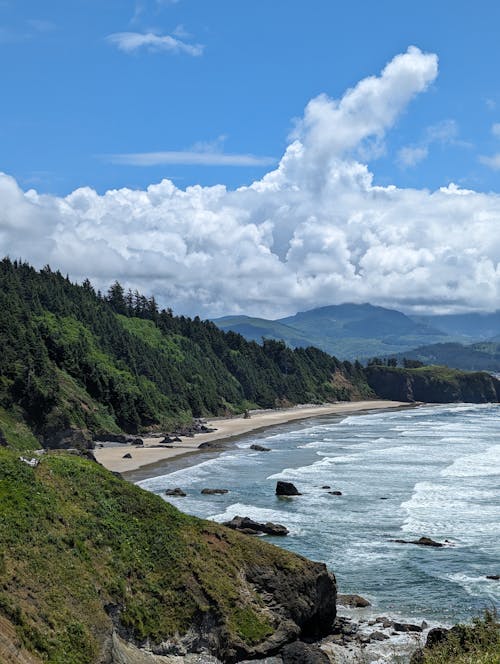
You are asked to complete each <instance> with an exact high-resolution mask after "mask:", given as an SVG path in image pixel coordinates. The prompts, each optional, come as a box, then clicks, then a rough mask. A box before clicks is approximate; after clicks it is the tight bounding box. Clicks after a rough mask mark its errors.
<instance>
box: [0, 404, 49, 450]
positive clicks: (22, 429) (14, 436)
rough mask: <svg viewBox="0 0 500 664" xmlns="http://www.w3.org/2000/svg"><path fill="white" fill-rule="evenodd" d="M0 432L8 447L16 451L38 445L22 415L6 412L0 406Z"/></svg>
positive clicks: (33, 448) (34, 447)
mask: <svg viewBox="0 0 500 664" xmlns="http://www.w3.org/2000/svg"><path fill="white" fill-rule="evenodd" d="M0 432H1V433H2V434H3V436H4V437H5V440H6V441H7V443H8V444H9V446H10V448H12V449H14V450H16V451H19V452H27V451H30V450H36V449H38V448H39V447H40V443H39V442H38V440H37V439H36V438H35V436H34V435H33V433H32V432H31V430H30V429H29V428H28V427H27V426H26V424H25V423H24V421H23V418H22V416H21V415H16V414H15V413H14V412H7V411H6V410H5V409H4V408H0Z"/></svg>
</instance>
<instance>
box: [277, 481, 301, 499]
mask: <svg viewBox="0 0 500 664" xmlns="http://www.w3.org/2000/svg"><path fill="white" fill-rule="evenodd" d="M276 495H277V496H301V495H302V494H301V493H300V492H299V491H298V490H297V487H296V486H295V485H294V484H292V483H291V482H282V481H281V480H280V481H278V482H277V484H276Z"/></svg>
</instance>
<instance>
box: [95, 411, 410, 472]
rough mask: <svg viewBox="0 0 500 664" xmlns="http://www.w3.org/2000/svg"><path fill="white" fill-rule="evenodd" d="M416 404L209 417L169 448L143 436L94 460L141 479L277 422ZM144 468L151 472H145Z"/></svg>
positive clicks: (97, 453)
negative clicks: (204, 429) (137, 443)
mask: <svg viewBox="0 0 500 664" xmlns="http://www.w3.org/2000/svg"><path fill="white" fill-rule="evenodd" d="M415 405H417V404H410V403H407V402H402V401H388V400H382V399H379V400H373V401H369V400H365V401H343V402H338V403H334V404H324V405H321V406H315V405H300V406H294V407H293V408H285V409H272V410H260V411H253V412H252V413H251V416H250V418H247V419H245V418H244V417H243V415H240V416H237V417H232V418H213V419H210V420H208V425H209V426H211V427H214V428H216V431H213V432H211V433H201V434H196V435H195V436H194V437H193V438H189V437H182V438H181V442H180V443H176V444H175V446H173V447H158V444H159V439H158V438H157V437H156V438H148V437H143V440H144V447H134V446H133V445H127V444H113V445H109V446H106V447H100V448H96V449H95V450H94V455H95V458H96V460H97V461H98V462H99V463H100V464H102V465H103V466H104V467H105V468H107V469H108V470H111V471H113V472H119V473H121V474H123V475H124V477H125V478H126V479H128V477H127V475H133V474H134V473H135V472H136V471H138V470H141V471H142V473H141V475H143V474H144V473H145V476H144V479H145V478H146V477H154V476H155V475H156V473H155V472H154V470H155V469H156V468H157V467H158V465H160V464H161V465H162V466H164V464H166V463H168V462H171V461H173V460H178V459H180V458H182V457H186V456H188V455H189V456H191V455H194V454H200V453H203V452H205V453H207V452H217V451H222V450H223V449H224V447H225V446H224V445H220V446H219V445H217V446H215V444H218V443H229V442H231V441H233V440H235V439H237V438H239V437H241V436H243V435H246V434H249V433H253V432H257V431H261V430H262V429H267V428H268V427H272V426H275V425H279V424H287V423H288V422H294V421H299V420H304V419H308V418H311V417H321V416H327V415H339V416H346V415H352V414H360V413H366V412H370V411H380V410H385V409H399V408H412V407H415ZM203 443H210V444H214V446H213V447H210V446H208V447H206V448H202V449H199V447H200V445H202V444H203ZM125 454H131V455H132V458H128V459H124V458H123V457H124V455H125ZM148 469H149V470H150V471H151V473H148V472H147V471H148Z"/></svg>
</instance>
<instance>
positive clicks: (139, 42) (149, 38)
mask: <svg viewBox="0 0 500 664" xmlns="http://www.w3.org/2000/svg"><path fill="white" fill-rule="evenodd" d="M106 39H107V40H108V41H109V42H110V43H111V44H113V45H114V46H116V47H117V48H118V49H119V50H120V51H123V52H124V53H133V52H134V51H137V50H139V49H142V48H144V49H146V50H147V51H150V52H157V53H158V52H168V53H186V54H188V55H193V56H197V55H201V54H202V53H203V48H204V47H203V45H202V44H187V43H186V42H184V41H182V40H181V39H178V38H177V37H172V36H171V35H157V34H155V33H153V32H115V33H113V34H112V35H108V37H107V38H106Z"/></svg>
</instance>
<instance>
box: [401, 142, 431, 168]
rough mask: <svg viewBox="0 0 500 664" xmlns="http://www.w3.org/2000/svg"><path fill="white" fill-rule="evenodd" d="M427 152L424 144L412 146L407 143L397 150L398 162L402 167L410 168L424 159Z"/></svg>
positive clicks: (427, 149)
mask: <svg viewBox="0 0 500 664" xmlns="http://www.w3.org/2000/svg"><path fill="white" fill-rule="evenodd" d="M428 154H429V148H428V147H427V146H426V145H424V146H419V145H416V146H414V147H412V146H409V145H407V146H405V147H403V148H401V149H400V150H399V151H398V157H397V160H398V164H399V165H400V166H402V167H403V168H411V167H412V166H416V165H417V164H418V163H420V162H421V161H423V160H424V159H426V158H427V155H428Z"/></svg>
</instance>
